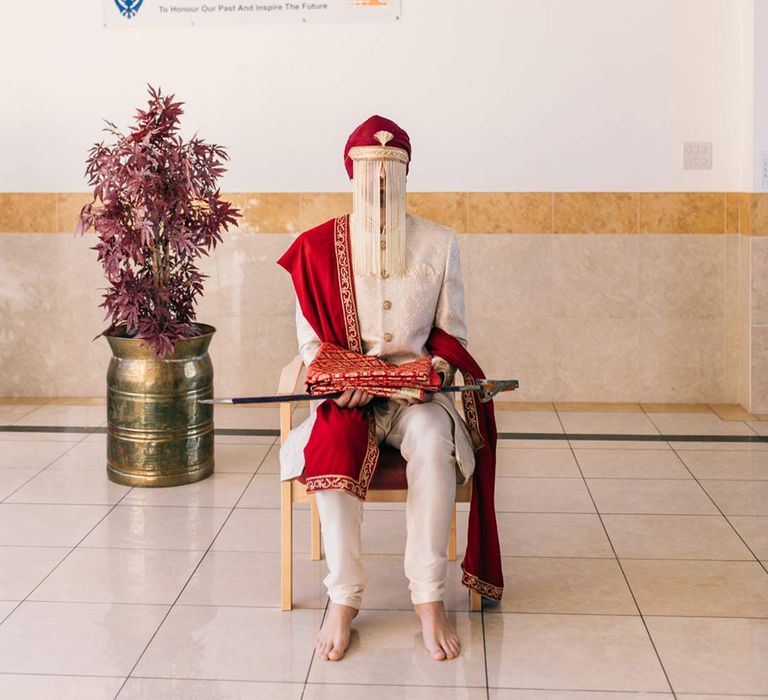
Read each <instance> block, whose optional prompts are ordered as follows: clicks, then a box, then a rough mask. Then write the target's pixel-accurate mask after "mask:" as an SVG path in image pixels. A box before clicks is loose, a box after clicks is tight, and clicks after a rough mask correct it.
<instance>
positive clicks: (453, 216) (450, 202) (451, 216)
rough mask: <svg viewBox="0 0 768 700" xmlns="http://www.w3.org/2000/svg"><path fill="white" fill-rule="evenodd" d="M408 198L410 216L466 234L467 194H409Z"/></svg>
mask: <svg viewBox="0 0 768 700" xmlns="http://www.w3.org/2000/svg"><path fill="white" fill-rule="evenodd" d="M407 196H408V203H407V206H408V212H409V213H410V214H413V215H414V216H420V217H422V218H423V219H429V220H430V221H435V222H436V223H438V224H443V226H450V227H451V228H452V229H454V230H455V231H456V232H457V233H466V231H467V193H466V192H409V193H408V195H407Z"/></svg>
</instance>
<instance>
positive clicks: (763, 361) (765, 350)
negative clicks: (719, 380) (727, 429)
mask: <svg viewBox="0 0 768 700" xmlns="http://www.w3.org/2000/svg"><path fill="white" fill-rule="evenodd" d="M751 348H752V352H751V358H752V366H751V368H750V399H751V402H750V403H751V405H749V406H747V408H748V409H749V410H750V411H751V412H752V413H768V328H766V327H765V326H762V327H757V326H752V328H751Z"/></svg>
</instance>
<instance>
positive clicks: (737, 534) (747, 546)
mask: <svg viewBox="0 0 768 700" xmlns="http://www.w3.org/2000/svg"><path fill="white" fill-rule="evenodd" d="M670 449H671V450H672V452H673V453H674V454H675V456H676V457H677V458H678V459H679V460H680V462H681V463H682V465H683V467H684V468H685V469H686V470H688V473H689V474H690V475H691V477H692V478H693V479H694V480H695V481H696V483H697V484H698V485H699V488H700V489H701V490H702V491H703V492H704V493H705V494H706V495H707V498H709V500H710V501H711V502H712V505H713V506H714V507H715V508H717V510H718V512H719V513H720V515H721V516H722V517H723V518H724V519H725V522H727V523H728V525H729V526H730V528H731V530H733V532H734V533H735V535H736V537H738V538H739V539H740V540H741V542H742V544H743V545H744V546H745V547H746V548H747V550H748V551H749V553H750V554H751V555H752V556H753V557H754V559H755V561H756V562H757V563H758V564H759V565H760V567H761V568H762V569H763V571H764V572H765V573H766V574H768V566H766V564H765V563H763V561H762V560H761V559H760V557H758V556H757V554H755V552H754V551H753V549H752V547H750V546H749V544H747V541H746V540H745V539H744V538H743V537H742V536H741V533H740V532H739V531H738V530H737V529H736V527H735V525H734V524H733V523H732V522H731V521H730V519H729V518H728V515H726V514H725V513H724V512H723V510H722V509H721V508H720V506H719V505H717V502H716V501H715V499H714V498H713V497H712V496H711V494H710V493H709V491H707V490H706V489H705V488H704V486H702V484H701V482H700V481H699V479H698V478H697V477H696V475H695V474H694V473H693V472H692V471H691V469H690V468H689V467H688V465H687V464H686V463H685V460H684V459H683V458H682V457H681V456H680V455H679V454H677V450H676V449H675V448H674V447H672V445H670ZM702 481H738V480H734V479H725V480H721V479H702ZM750 481H754V480H753V479H751V480H750ZM758 481H762V480H758ZM731 515H733V516H734V517H737V518H738V517H745V516H739V515H734V514H731ZM746 517H760V516H746ZM763 517H764V516H763Z"/></svg>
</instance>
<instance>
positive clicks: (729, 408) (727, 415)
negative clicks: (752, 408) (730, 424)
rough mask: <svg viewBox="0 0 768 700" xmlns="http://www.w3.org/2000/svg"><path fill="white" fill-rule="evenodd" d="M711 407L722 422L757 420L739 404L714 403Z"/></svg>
mask: <svg viewBox="0 0 768 700" xmlns="http://www.w3.org/2000/svg"><path fill="white" fill-rule="evenodd" d="M709 407H710V408H711V409H712V410H713V411H714V412H715V413H716V414H717V415H718V416H719V417H720V418H721V420H737V421H738V420H756V419H755V417H754V416H753V415H752V414H751V413H750V412H749V411H748V410H747V409H746V408H744V407H743V406H741V405H740V404H738V403H713V404H710V405H709Z"/></svg>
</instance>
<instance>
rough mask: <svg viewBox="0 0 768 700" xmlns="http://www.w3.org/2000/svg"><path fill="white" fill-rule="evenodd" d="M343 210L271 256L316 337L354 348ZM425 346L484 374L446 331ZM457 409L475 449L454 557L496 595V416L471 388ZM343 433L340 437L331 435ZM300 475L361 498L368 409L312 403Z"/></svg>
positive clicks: (474, 374) (373, 459) (369, 450)
mask: <svg viewBox="0 0 768 700" xmlns="http://www.w3.org/2000/svg"><path fill="white" fill-rule="evenodd" d="M348 224H349V218H348V217H347V216H342V217H339V218H337V219H331V220H330V221H326V222H325V223H324V224H321V225H320V226H317V227H316V228H313V229H310V230H309V231H305V232H304V233H303V234H302V235H301V236H299V237H298V238H297V239H296V240H295V241H294V242H293V244H292V245H291V247H290V248H289V249H288V250H287V251H286V252H285V254H284V255H283V256H282V257H281V258H280V260H278V264H279V265H281V266H282V267H284V268H285V269H286V270H287V271H288V272H289V273H290V274H291V278H292V279H293V285H294V287H295V289H296V296H297V297H298V300H299V305H300V307H301V310H302V313H303V314H304V317H305V318H306V319H307V321H308V322H309V325H310V326H312V328H313V329H314V331H315V333H317V336H318V337H319V338H320V340H321V341H324V342H329V343H334V344H335V345H339V346H341V347H345V348H348V349H349V350H352V351H353V352H358V353H362V352H363V350H362V341H361V338H360V329H359V326H358V322H357V308H356V305H355V290H354V283H353V277H352V261H351V259H350V254H349V253H350V250H349V249H350V246H349V230H348ZM427 350H428V351H429V353H430V354H432V355H439V356H440V357H442V358H444V359H445V360H447V361H448V362H450V363H451V364H452V365H454V366H455V367H457V368H458V369H459V371H461V373H462V376H463V377H464V381H465V382H466V383H468V384H471V383H474V382H475V380H476V379H481V378H483V377H484V374H483V372H482V370H481V369H480V367H479V366H478V365H477V363H476V362H475V361H474V359H473V358H472V356H471V355H470V354H469V353H468V352H467V351H466V349H465V348H464V347H463V346H462V345H461V343H459V341H458V340H456V338H454V337H453V336H452V335H450V334H448V333H446V332H445V331H442V330H440V329H438V328H434V329H432V333H431V334H430V336H429V339H428V341H427ZM462 399H463V402H464V414H465V417H466V419H467V423H468V425H469V428H470V431H471V432H472V434H473V438H475V439H476V440H477V443H476V444H478V443H479V447H477V448H476V451H475V471H474V476H473V487H472V502H471V505H470V511H469V530H468V537H467V552H466V555H465V557H464V561H463V562H462V565H461V566H462V569H463V570H464V575H463V577H462V582H463V583H464V585H465V586H467V587H469V588H471V589H472V590H475V591H477V592H478V593H480V594H481V595H483V596H485V597H487V598H492V599H495V600H499V599H501V594H502V590H503V587H504V580H503V576H502V571H501V554H500V551H499V538H498V533H497V529H496V512H495V510H494V503H493V494H494V482H495V476H496V423H495V420H494V413H493V403H492V402H489V403H480V401H478V397H477V394H476V393H475V392H470V391H465V392H463V393H462ZM342 435H343V436H344V439H343V440H340V439H339V436H342ZM304 457H305V466H304V474H303V477H304V479H306V485H307V491H308V492H310V493H311V492H314V491H323V490H326V489H343V490H345V491H347V492H348V493H351V494H352V495H354V496H356V497H357V498H359V499H361V500H365V496H366V493H367V491H368V486H369V484H370V482H371V479H372V477H373V474H374V471H375V469H376V465H377V463H378V461H379V448H378V445H377V444H376V425H375V422H374V416H373V412H372V411H370V410H367V409H365V408H361V409H346V408H339V407H338V406H337V405H336V404H335V403H334V402H333V401H324V402H323V403H321V404H320V406H319V407H318V409H317V417H316V421H315V425H314V427H313V429H312V434H311V435H310V437H309V441H308V442H307V446H306V447H305V449H304Z"/></svg>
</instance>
